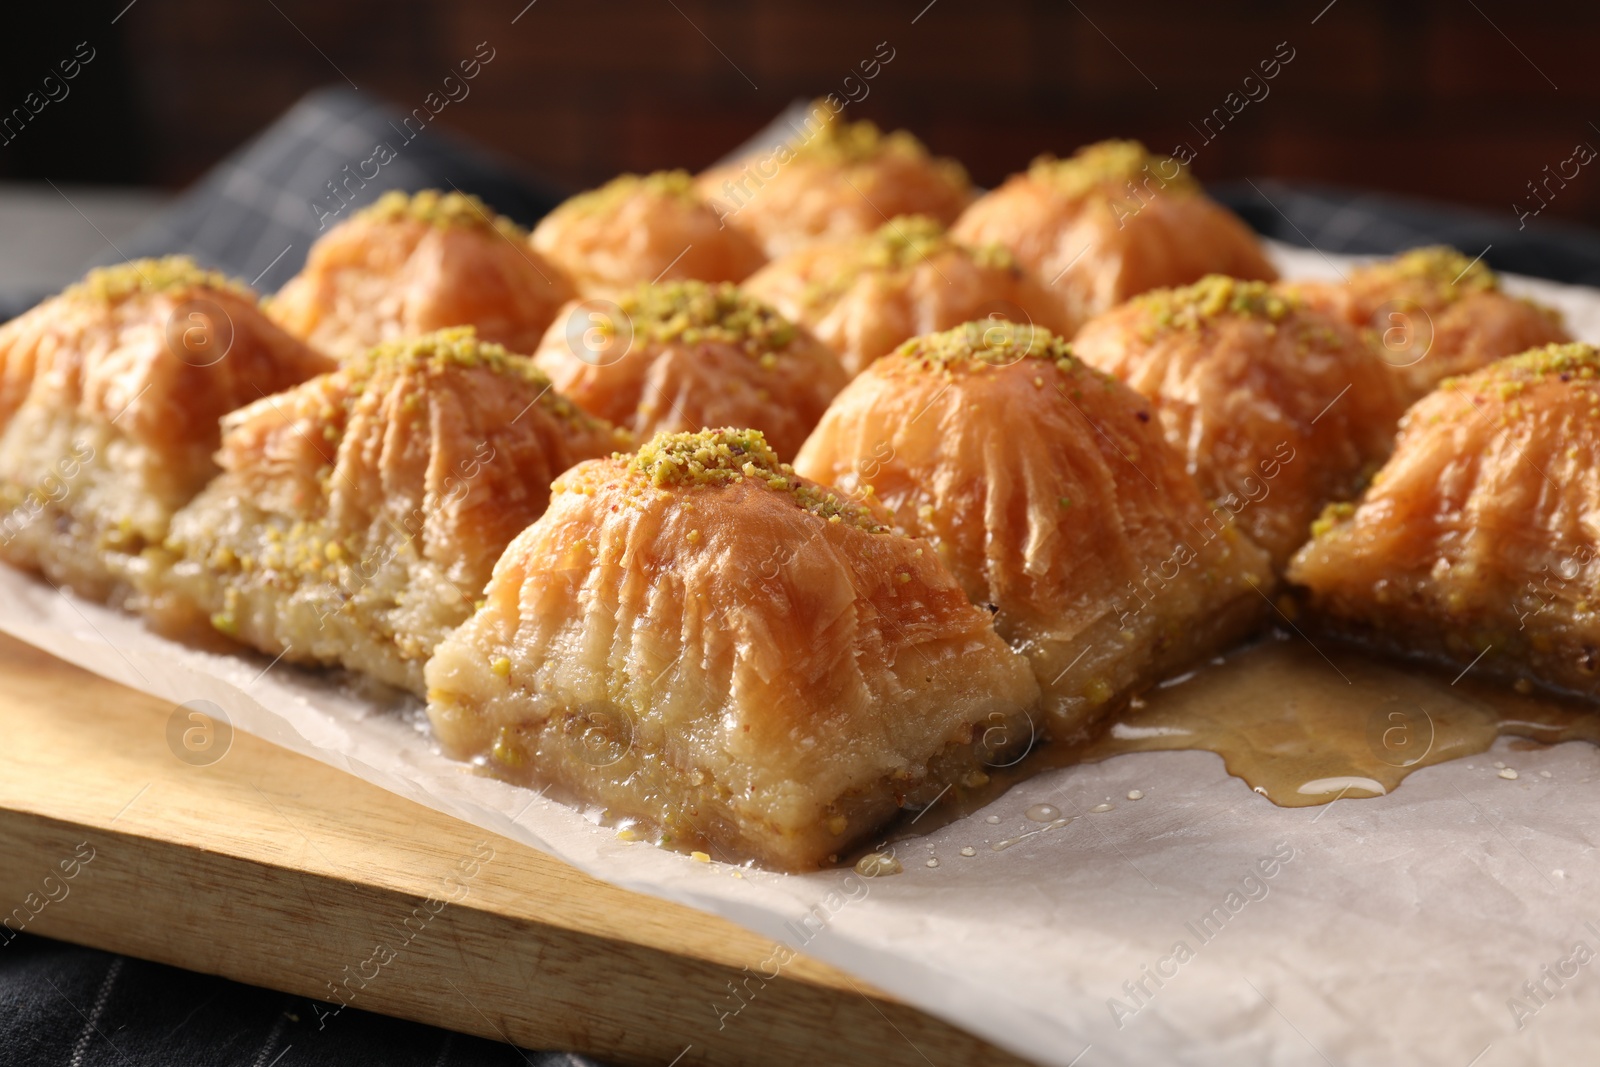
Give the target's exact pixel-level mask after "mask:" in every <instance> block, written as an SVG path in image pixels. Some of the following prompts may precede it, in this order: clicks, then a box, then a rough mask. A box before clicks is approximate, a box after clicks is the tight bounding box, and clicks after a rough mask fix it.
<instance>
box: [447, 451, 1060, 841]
mask: <svg viewBox="0 0 1600 1067" xmlns="http://www.w3.org/2000/svg"><path fill="white" fill-rule="evenodd" d="M427 679H428V714H429V717H430V718H431V719H432V722H433V726H434V730H435V731H436V733H437V735H438V737H439V739H440V741H441V742H442V743H443V744H444V747H445V749H446V751H448V752H450V753H451V754H453V755H455V756H456V757H458V758H463V759H466V758H472V759H479V760H482V761H484V763H485V764H486V766H487V767H488V768H489V769H490V770H491V771H492V772H493V773H494V774H496V775H498V776H500V777H504V778H507V779H510V780H512V781H515V782H520V783H523V784H527V785H542V786H548V787H551V788H553V789H554V790H555V792H556V793H557V794H558V795H561V796H564V797H566V798H568V799H574V800H577V801H580V802H582V803H586V804H591V805H596V806H599V807H602V808H604V809H605V810H606V811H607V812H609V813H610V815H611V817H612V818H614V819H616V820H618V821H619V822H621V823H623V824H624V825H627V824H630V823H637V824H638V825H639V827H640V828H641V829H642V830H643V831H644V832H645V833H648V834H649V835H651V836H654V837H657V838H659V839H660V840H662V841H664V842H667V843H670V844H672V845H673V846H675V847H679V848H685V849H688V848H700V849H709V850H710V851H711V852H712V853H713V854H715V855H716V856H718V857H719V858H724V859H729V860H732V861H735V862H737V861H743V860H747V859H755V860H757V861H759V862H761V863H763V864H766V865H768V866H772V867H776V868H779V869H782V870H808V869H812V868H815V867H817V866H818V865H820V864H824V863H826V862H828V860H829V859H830V858H831V857H835V856H838V855H840V854H842V853H844V852H846V851H847V850H848V849H850V848H851V847H852V846H853V845H856V844H858V843H861V842H863V841H870V836H869V835H871V834H873V833H874V832H875V831H877V830H878V829H879V828H881V827H882V826H883V824H884V823H885V821H886V820H888V819H889V818H891V817H893V816H894V815H895V813H896V812H898V811H899V810H900V809H901V808H902V807H903V806H906V805H923V804H927V803H929V802H931V801H932V800H934V799H935V798H936V797H937V796H938V794H939V793H941V792H942V791H943V790H944V789H945V788H946V787H949V786H959V785H961V784H962V783H967V784H975V783H980V782H982V781H984V780H985V777H986V773H987V772H986V770H985V768H986V766H989V765H992V764H993V763H996V762H1001V761H1005V760H1009V759H1013V758H1016V755H1017V754H1019V753H1015V754H1014V753H1012V752H1011V748H1018V749H1020V747H1021V746H1025V745H1026V743H1027V739H1028V737H1029V724H1028V715H1029V709H1030V707H1031V705H1032V704H1033V703H1034V701H1035V699H1036V698H1037V695H1038V689H1037V687H1036V686H1035V684H1034V681H1033V678H1032V677H1031V675H1030V674H1029V671H1028V665H1027V661H1026V660H1024V659H1023V658H1022V657H1020V656H1018V655H1016V654H1015V653H1014V652H1012V651H1011V650H1010V649H1009V648H1007V647H1006V645H1005V643H1004V642H1002V641H1001V640H1000V639H999V638H998V637H997V636H996V635H995V632H994V629H993V627H992V625H991V624H990V621H989V616H988V613H987V612H985V611H982V610H979V609H977V608H974V607H973V606H972V605H971V604H970V603H968V601H967V598H966V596H965V595H963V593H962V591H961V587H960V586H959V585H958V584H957V583H956V581H955V579H954V578H953V577H952V576H951V575H950V573H949V571H948V570H946V569H945V567H944V566H943V565H942V564H941V563H940V562H939V559H938V556H937V554H936V553H935V552H934V551H933V549H932V547H931V546H929V545H927V544H926V543H924V542H921V541H917V540H913V539H911V538H908V537H903V536H900V535H899V534H896V533H893V532H891V531H890V529H889V528H888V526H887V525H886V524H885V522H884V521H883V518H882V516H881V515H880V514H878V513H877V512H875V511H874V510H873V509H872V508H870V507H866V506H862V505H856V504H852V503H850V502H848V501H845V500H841V499H840V498H839V497H837V496H836V495H835V494H833V493H832V492H831V491H830V490H828V489H826V488H824V487H822V486H819V485H817V484H815V483H814V482H810V481H807V480H806V479H803V478H800V477H798V476H796V475H795V474H794V472H793V471H792V469H791V468H789V467H788V466H787V465H785V464H783V463H781V462H780V461H779V458H778V456H777V454H776V453H775V452H774V451H773V449H772V448H771V447H770V446H769V445H768V444H767V443H766V441H765V440H763V438H762V435H761V434H759V433H756V432H753V431H744V430H727V429H724V430H712V431H705V432H702V433H696V434H662V435H659V436H657V437H656V438H654V439H653V440H651V441H650V442H648V443H647V444H646V445H645V446H644V447H643V448H641V449H640V450H639V452H638V453H637V454H636V455H631V456H617V457H614V458H611V459H605V460H597V461H594V462H590V463H584V464H582V465H580V466H578V467H576V468H574V469H573V470H571V471H568V472H567V473H566V474H564V475H562V476H561V478H560V480H559V481H558V482H557V483H556V486H555V489H554V496H553V497H552V499H551V502H550V508H549V510H548V511H546V512H545V514H544V516H543V517H542V518H540V519H539V521H538V522H536V523H534V524H533V525H532V526H530V527H529V528H528V529H527V530H526V531H524V532H523V533H522V535H521V536H519V537H518V538H517V539H516V540H515V541H514V542H513V543H512V544H511V546H510V547H509V548H508V549H507V550H506V553H505V555H504V557H502V558H501V560H500V562H499V564H498V565H497V566H496V567H495V572H494V578H493V580H492V581H491V582H490V583H489V589H488V592H487V594H486V600H485V603H484V605H483V606H482V607H481V608H480V609H479V610H478V611H477V613H476V614H474V615H473V616H472V618H471V619H470V620H469V621H468V622H467V623H466V624H465V625H464V626H462V627H461V628H460V629H459V630H457V631H456V632H455V633H454V634H452V635H451V636H450V637H449V638H448V639H446V641H445V642H444V643H443V644H442V645H441V646H440V647H439V650H438V652H437V653H436V654H435V655H434V657H433V659H432V660H431V661H430V662H429V664H428V668H427ZM1002 737H1003V738H1006V739H1008V740H1006V741H1003V742H1001V741H997V740H996V739H997V738H1002Z"/></svg>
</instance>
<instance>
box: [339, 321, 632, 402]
mask: <svg viewBox="0 0 1600 1067" xmlns="http://www.w3.org/2000/svg"><path fill="white" fill-rule="evenodd" d="M451 368H463V369H467V370H474V369H479V368H481V369H483V370H487V371H489V372H490V373H493V374H497V375H503V376H505V377H509V378H513V379H516V380H518V381H520V382H524V383H526V384H527V385H528V386H529V387H530V388H532V389H534V390H536V391H537V392H538V399H537V400H536V401H535V403H537V404H538V405H539V407H540V408H541V409H543V410H544V411H545V412H547V413H548V414H550V415H553V416H555V417H556V418H558V419H560V420H562V421H563V422H566V423H570V424H576V425H584V426H599V425H603V423H602V422H601V420H599V419H596V418H594V417H593V416H590V415H587V414H585V413H584V412H583V411H582V410H581V409H580V408H579V407H578V406H577V405H576V404H574V403H573V402H572V401H570V400H568V399H567V398H566V397H564V396H562V395H561V394H560V393H558V392H556V391H555V389H553V388H551V382H550V378H549V377H548V376H547V375H546V374H545V373H544V371H542V370H540V369H539V368H538V367H537V366H535V365H534V362H533V360H531V359H529V358H528V357H526V356H519V355H516V354H514V353H512V352H508V351H507V350H506V349H505V346H503V345H499V344H496V343H494V342H493V341H482V340H479V339H478V331H477V330H476V329H474V328H473V327H471V326H452V327H450V328H449V329H446V330H437V331H435V332H433V333H427V334H423V335H421V336H420V337H409V338H406V339H405V340H401V341H389V342H386V343H384V344H381V345H378V346H377V347H375V348H371V349H368V350H367V351H366V352H365V353H363V354H362V355H360V356H357V357H355V358H353V359H351V360H349V361H348V362H347V363H346V364H345V365H344V367H343V368H342V369H341V373H343V374H345V375H346V376H347V377H348V378H349V379H350V380H351V381H352V382H353V383H356V385H357V389H356V392H357V393H359V392H360V391H361V389H362V388H363V386H362V383H364V382H366V381H368V380H369V379H371V378H374V377H378V376H382V375H385V374H386V373H387V372H389V371H392V370H395V369H401V370H418V371H425V372H427V373H428V374H431V375H437V374H441V373H443V372H444V371H446V370H449V369H451Z"/></svg>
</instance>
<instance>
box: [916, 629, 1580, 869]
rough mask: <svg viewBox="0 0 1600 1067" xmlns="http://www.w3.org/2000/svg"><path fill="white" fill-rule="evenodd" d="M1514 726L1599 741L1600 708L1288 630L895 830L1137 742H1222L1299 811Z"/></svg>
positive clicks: (919, 830) (1244, 768) (1256, 785)
mask: <svg viewBox="0 0 1600 1067" xmlns="http://www.w3.org/2000/svg"><path fill="white" fill-rule="evenodd" d="M1506 735H1510V736H1517V737H1522V738H1527V739H1529V741H1531V742H1536V743H1538V744H1540V745H1551V744H1557V743H1560V742H1562V741H1573V740H1582V741H1588V742H1590V743H1592V744H1597V745H1600V707H1596V706H1595V705H1593V704H1590V703H1586V702H1583V701H1579V700H1570V699H1565V698H1562V697H1558V696H1553V695H1551V694H1548V693H1542V692H1541V693H1529V694H1523V693H1519V692H1517V691H1516V690H1515V689H1514V688H1512V687H1511V686H1509V685H1506V684H1503V683H1500V682H1496V681H1492V680H1488V679H1474V678H1473V677H1472V672H1471V671H1470V670H1469V671H1466V672H1462V671H1461V670H1460V668H1454V669H1442V668H1436V667H1433V666H1430V665H1427V664H1422V663H1417V662H1413V661H1408V660H1399V659H1388V658H1385V657H1383V656H1380V655H1378V654H1376V653H1373V652H1370V651H1367V650H1364V649H1358V648H1354V647H1350V646H1344V645H1340V644H1337V643H1336V642H1333V641H1331V640H1329V641H1325V640H1323V639H1320V638H1319V639H1318V640H1317V644H1316V645H1315V646H1312V645H1311V644H1309V643H1307V642H1306V641H1305V639H1303V638H1301V637H1298V636H1294V635H1284V634H1281V633H1280V634H1275V635H1273V636H1270V637H1266V638H1264V639H1262V640H1261V641H1259V642H1257V643H1255V644H1252V645H1248V646H1245V647H1244V648H1241V649H1238V650H1237V651H1235V652H1232V653H1230V654H1229V655H1227V656H1224V657H1220V658H1218V659H1215V660H1212V661H1211V662H1210V663H1208V664H1206V665H1204V666H1202V667H1200V668H1199V669H1197V670H1194V671H1192V672H1190V673H1188V674H1186V675H1182V676H1179V677H1177V678H1173V679H1170V680H1168V681H1166V682H1164V683H1162V684H1161V685H1159V686H1157V687H1155V688H1154V689H1152V690H1149V691H1147V692H1146V693H1145V694H1144V696H1143V697H1142V698H1139V699H1135V700H1134V701H1133V702H1132V704H1131V705H1130V706H1129V707H1127V708H1125V709H1123V710H1122V711H1121V712H1119V713H1117V714H1115V715H1113V716H1111V717H1110V719H1109V721H1108V722H1107V723H1105V724H1103V725H1102V726H1100V727H1099V728H1098V730H1097V732H1096V733H1095V734H1094V735H1093V736H1091V737H1090V738H1089V739H1088V740H1086V741H1080V742H1077V743H1074V744H1055V745H1045V746H1042V747H1040V748H1039V749H1036V750H1035V751H1034V752H1033V753H1031V754H1030V755H1029V756H1027V758H1025V759H1023V760H1021V761H1019V762H1018V763H1017V764H1016V765H1014V766H1009V767H1004V768H994V769H992V770H991V772H990V774H989V781H988V782H986V783H984V784H982V785H981V786H977V787H973V788H967V787H963V788H959V789H953V790H951V791H950V792H949V793H948V794H947V795H946V796H945V797H944V799H943V800H942V801H941V802H939V803H938V804H936V805H935V806H934V807H933V808H929V809H927V810H925V811H924V812H919V813H917V814H916V817H915V827H914V828H913V827H911V826H908V825H906V823H905V821H904V820H902V822H901V824H900V825H899V826H897V827H895V828H893V829H891V831H890V834H889V838H888V839H889V840H890V841H901V840H906V839H908V838H911V837H919V836H921V835H922V834H925V833H927V832H928V831H930V830H932V829H935V828H937V827H940V826H944V825H947V824H949V823H951V822H954V821H955V820H957V819H961V818H964V817H965V816H967V815H970V814H972V813H973V812H976V811H979V810H980V809H982V808H984V807H986V806H988V805H989V804H991V803H993V802H994V801H995V800H996V799H998V798H999V797H1000V795H1001V794H1003V793H1004V792H1005V791H1006V790H1008V789H1009V788H1010V787H1011V786H1013V785H1015V784H1017V783H1018V782H1020V781H1022V780H1024V779H1026V778H1030V777H1032V776H1033V775H1035V774H1038V773H1039V772H1041V771H1043V770H1048V769H1051V768H1054V767H1067V766H1072V765H1074V764H1079V763H1098V762H1101V761H1103V760H1108V759H1110V758H1112V757H1113V756H1120V755H1123V754H1125V753H1129V752H1155V751H1162V752H1170V751H1176V750H1186V749H1197V750H1201V751H1206V752H1215V753H1216V754H1217V755H1219V756H1221V757H1222V762H1223V764H1224V766H1226V768H1227V770H1228V773H1229V774H1231V775H1233V776H1234V777H1236V778H1241V779H1243V780H1244V782H1245V783H1246V784H1247V785H1249V786H1250V788H1251V789H1253V790H1255V792H1257V793H1259V794H1261V795H1262V796H1263V797H1265V798H1266V799H1267V800H1270V801H1272V802H1273V803H1274V804H1277V805H1279V806H1280V807H1286V808H1299V807H1309V806H1312V805H1316V804H1327V803H1329V802H1331V801H1333V800H1336V799H1339V798H1341V797H1343V798H1347V799H1351V798H1358V797H1375V796H1382V795H1384V794H1386V793H1390V792H1393V791H1394V789H1395V787H1396V786H1398V785H1399V784H1400V783H1401V782H1402V781H1403V780H1404V779H1405V778H1406V776H1407V775H1409V774H1411V773H1412V772H1413V771H1417V770H1420V769H1421V768H1423V767H1431V766H1433V765H1434V764H1438V763H1444V762H1446V761H1448V760H1454V759H1461V758H1463V757H1466V756H1474V755H1477V754H1479V753H1482V752H1485V751H1487V750H1488V749H1489V747H1490V746H1491V745H1492V744H1494V742H1495V739H1496V738H1498V737H1501V736H1506ZM1529 747H1533V746H1532V745H1530V746H1529ZM1141 795H1142V794H1141ZM1092 810H1094V809H1092ZM1064 814H1067V815H1072V816H1076V815H1078V814H1088V813H1077V812H1066V813H1064ZM924 816H926V817H924ZM1089 817H1091V818H1092V817H1093V816H1092V815H1090V816H1089ZM1064 821H1066V822H1070V821H1072V819H1070V818H1069V819H1066V820H1064ZM1037 832H1038V830H1030V831H1028V833H1029V834H1034V833H1037ZM1006 843H1007V844H1012V843H1015V842H1011V841H1007V842H1006Z"/></svg>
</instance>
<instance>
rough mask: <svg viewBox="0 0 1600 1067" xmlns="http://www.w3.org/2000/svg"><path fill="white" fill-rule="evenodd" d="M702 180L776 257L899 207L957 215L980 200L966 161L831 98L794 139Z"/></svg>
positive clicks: (847, 232) (866, 228)
mask: <svg viewBox="0 0 1600 1067" xmlns="http://www.w3.org/2000/svg"><path fill="white" fill-rule="evenodd" d="M698 184H699V186H700V190H701V192H703V193H704V194H705V196H706V197H707V198H708V199H710V200H712V201H714V202H715V203H716V205H717V210H718V211H719V212H720V213H721V215H722V219H723V221H724V222H726V223H727V224H728V225H730V226H734V227H737V228H738V229H741V230H743V231H744V232H745V233H747V234H749V235H750V237H751V238H752V239H753V240H754V241H755V242H756V243H757V244H758V245H760V246H761V248H762V250H763V251H765V252H766V254H767V256H768V257H770V258H773V259H776V258H777V257H779V256H782V255H786V254H788V253H789V252H793V251H794V250H795V249H797V248H803V247H805V246H806V245H808V244H811V243H813V242H815V241H826V240H837V239H839V238H841V237H854V236H857V235H860V234H867V233H871V232H872V231H873V230H876V229H877V228H878V227H879V226H882V225H883V223H884V220H886V219H891V218H894V217H895V216H897V215H928V216H931V217H932V218H935V219H938V220H939V221H940V222H942V223H945V224H949V223H951V222H954V221H955V219H956V216H957V215H959V214H961V209H962V208H964V207H966V206H967V204H968V202H969V201H971V199H972V183H971V182H970V181H969V180H968V178H967V172H966V170H965V169H964V168H963V167H962V166H961V164H960V163H957V162H956V161H955V160H953V159H944V158H935V157H933V156H931V155H929V153H928V150H927V148H926V147H924V146H923V144H922V142H921V141H919V140H917V138H916V137H914V136H913V135H912V134H910V133H908V132H907V131H905V130H896V131H894V132H893V133H887V134H886V133H882V132H880V131H879V129H878V127H876V126H874V125H873V124H872V123H870V122H847V121H846V120H845V119H844V118H843V117H842V115H841V113H840V112H838V111H835V110H834V109H833V108H832V107H831V106H830V105H829V104H828V103H826V102H825V101H818V102H817V103H815V104H813V105H812V108H811V111H810V112H809V113H808V114H807V116H806V119H805V121H804V123H803V124H802V125H801V126H800V127H799V128H798V129H797V131H796V135H795V138H794V139H793V140H792V141H791V142H790V143H789V144H786V145H783V146H781V147H779V148H778V149H777V150H776V151H774V152H771V153H768V154H767V155H764V156H761V157H759V158H756V159H742V160H738V161H736V162H733V163H728V164H724V165H723V166H719V167H715V168H713V169H711V170H708V171H706V172H705V173H704V174H702V175H700V177H699V179H698Z"/></svg>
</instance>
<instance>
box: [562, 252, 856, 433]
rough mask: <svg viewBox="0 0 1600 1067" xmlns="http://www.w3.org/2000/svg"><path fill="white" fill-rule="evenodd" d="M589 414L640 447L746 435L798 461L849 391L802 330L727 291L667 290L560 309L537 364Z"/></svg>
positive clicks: (831, 359)
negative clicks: (662, 436) (658, 436)
mask: <svg viewBox="0 0 1600 1067" xmlns="http://www.w3.org/2000/svg"><path fill="white" fill-rule="evenodd" d="M535 360H536V361H537V362H538V364H539V366H540V368H541V369H543V370H544V372H545V373H546V374H548V375H550V378H551V380H552V381H554V382H555V385H556V388H557V389H559V390H560V391H561V392H563V393H565V394H566V395H567V396H569V397H571V398H572V400H573V401H574V402H575V403H576V404H578V406H580V407H582V408H583V409H584V410H585V411H588V412H590V413H591V414H594V415H597V416H599V417H601V418H603V419H607V420H609V421H611V422H614V423H616V424H617V425H619V426H626V427H628V428H629V429H631V430H633V431H634V432H635V433H637V434H638V436H639V437H640V439H641V440H642V439H644V438H646V437H648V436H650V435H651V434H654V433H659V432H662V431H669V430H670V431H681V432H689V431H694V430H703V429H706V428H707V427H712V426H746V427H750V428H751V429H756V430H760V431H762V432H763V433H765V434H766V439H767V441H768V443H769V444H770V445H771V446H772V447H773V448H774V449H775V450H776V451H777V452H778V454H779V455H780V456H784V457H789V456H793V455H794V453H795V450H796V449H798V448H799V447H800V443H801V442H802V441H804V440H805V437H806V434H807V433H809V432H811V427H813V426H815V425H816V422H817V419H818V417H820V416H821V414H822V411H823V409H824V408H826V407H827V406H828V401H829V400H832V399H833V396H834V394H835V393H837V392H838V391H839V390H840V389H841V388H842V387H843V386H844V383H845V381H846V380H847V379H848V377H849V376H848V375H847V374H845V371H844V368H843V367H841V366H840V365H839V360H838V358H837V357H836V356H835V355H834V354H833V352H832V351H831V350H830V349H829V348H828V347H827V346H826V345H824V344H822V343H821V342H820V341H818V340H817V339H816V338H815V337H813V336H812V335H811V332H810V331H809V330H807V329H805V328H804V327H799V326H796V325H795V324H794V323H792V322H790V321H789V320H787V319H785V318H784V317H783V316H782V315H779V314H778V313H777V312H776V311H774V310H773V309H771V308H769V307H767V306H766V305H765V304H763V303H761V302H760V301H758V300H756V299H754V298H753V297H750V296H747V295H745V294H744V293H742V292H740V291H739V290H738V289H737V288H735V287H734V286H732V285H730V284H727V283H722V284H718V285H707V284H706V283H704V282H662V283H661V284H659V285H650V284H648V283H646V284H644V285H641V286H638V287H636V288H634V289H632V290H630V291H629V292H627V293H625V294H623V295H622V296H621V297H619V298H618V300H617V302H616V303H610V302H607V301H598V300H586V301H578V302H575V303H573V304H570V305H568V306H567V307H566V308H565V309H563V311H562V313H561V316H560V317H559V318H558V319H557V320H556V322H555V324H554V325H552V326H551V327H550V331H549V332H548V333H547V334H546V335H545V338H544V341H543V343H541V344H540V346H539V351H538V353H537V355H536V356H535Z"/></svg>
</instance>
